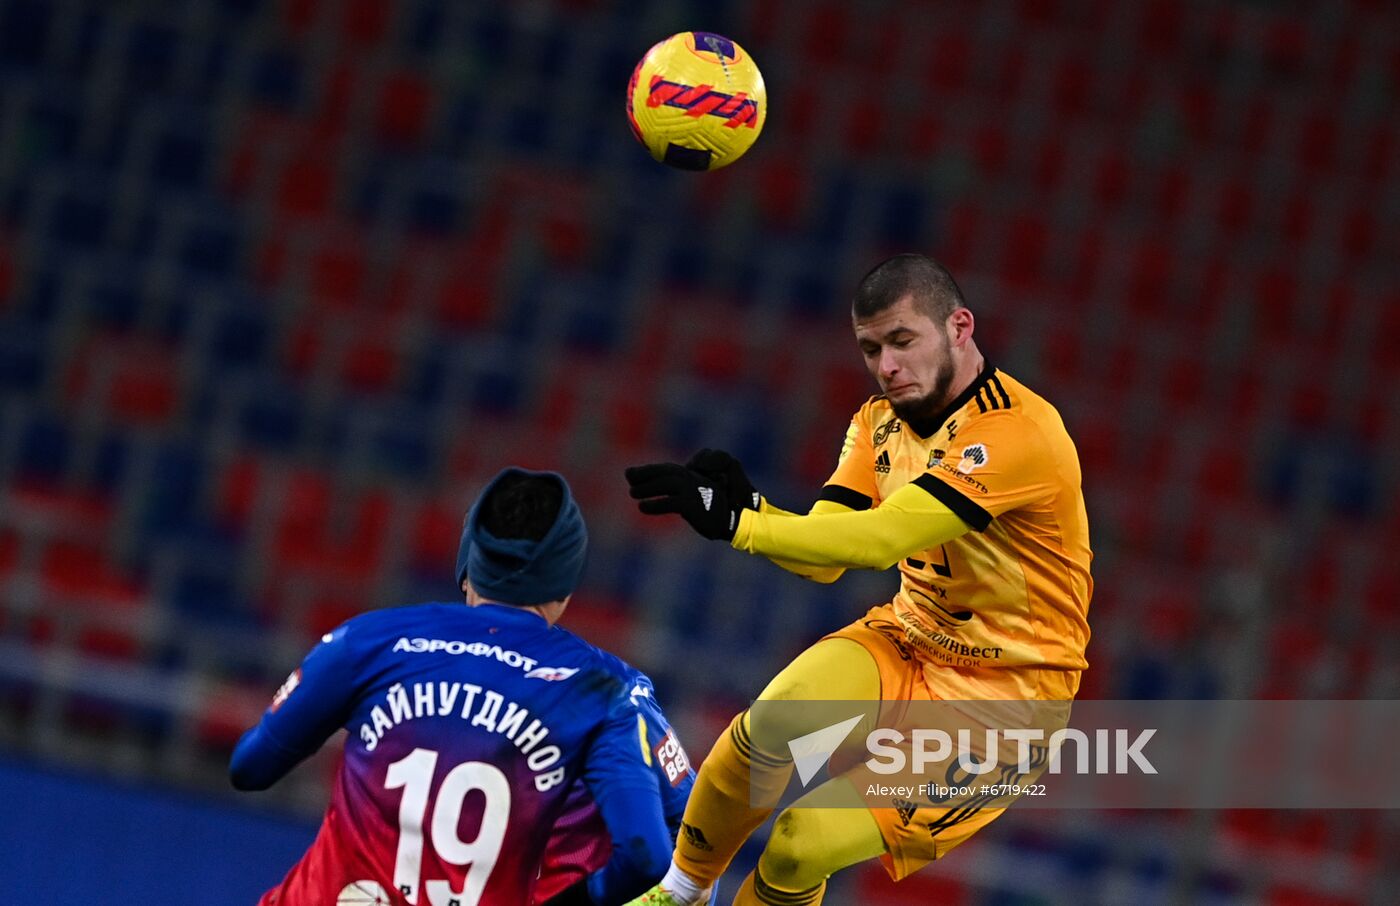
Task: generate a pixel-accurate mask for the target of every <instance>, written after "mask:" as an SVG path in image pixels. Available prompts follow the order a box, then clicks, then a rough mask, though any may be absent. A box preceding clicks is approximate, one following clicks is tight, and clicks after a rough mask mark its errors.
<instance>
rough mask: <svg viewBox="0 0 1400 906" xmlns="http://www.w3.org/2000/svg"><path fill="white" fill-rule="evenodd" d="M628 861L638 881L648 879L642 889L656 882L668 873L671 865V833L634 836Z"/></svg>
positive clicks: (629, 847) (628, 851)
mask: <svg viewBox="0 0 1400 906" xmlns="http://www.w3.org/2000/svg"><path fill="white" fill-rule="evenodd" d="M627 861H628V862H629V863H630V864H631V868H632V874H633V875H634V876H635V877H636V878H637V879H638V881H639V882H640V881H641V880H642V879H645V880H646V883H645V884H644V885H642V888H641V889H642V890H646V889H647V888H648V887H651V886H652V885H653V884H656V883H657V882H658V881H660V880H661V879H662V878H663V877H664V876H665V875H666V869H668V868H670V867H671V838H670V835H669V834H662V835H659V836H658V835H657V834H642V835H638V836H636V837H633V838H632V839H631V840H629V841H628V846H627Z"/></svg>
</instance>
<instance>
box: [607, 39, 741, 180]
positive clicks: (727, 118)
mask: <svg viewBox="0 0 1400 906" xmlns="http://www.w3.org/2000/svg"><path fill="white" fill-rule="evenodd" d="M767 113H768V95H767V92H766V91H765V90H764V87H763V74H762V73H760V72H759V71H758V66H757V65H756V64H755V63H754V61H753V57H751V56H749V55H748V53H746V52H745V51H744V49H743V48H742V47H740V46H739V45H738V44H735V43H734V42H733V41H731V40H729V39H728V38H722V37H720V36H719V35H716V34H711V33H710V32H707V31H683V32H681V33H680V34H677V35H672V36H671V37H669V38H667V39H666V40H664V41H661V42H660V43H658V44H657V45H656V46H654V47H653V48H652V49H651V50H649V51H647V55H646V56H644V57H642V61H641V62H640V63H638V64H637V68H636V69H634V70H632V79H631V81H630V82H628V83H627V119H628V121H629V122H631V124H632V134H633V135H635V136H636V137H637V141H639V142H641V143H642V145H644V146H645V147H646V149H647V150H648V151H650V152H651V156H652V157H654V158H656V159H657V160H659V161H661V162H662V163H663V164H670V165H671V166H673V167H678V168H680V169H682V170H716V169H719V168H720V167H725V166H728V165H729V164H732V163H734V161H736V160H738V159H739V158H740V157H742V156H743V154H744V152H745V151H747V150H749V147H750V146H751V145H753V143H754V140H755V139H757V138H758V133H759V132H761V131H762V130H763V120H764V118H765V117H766V115H767Z"/></svg>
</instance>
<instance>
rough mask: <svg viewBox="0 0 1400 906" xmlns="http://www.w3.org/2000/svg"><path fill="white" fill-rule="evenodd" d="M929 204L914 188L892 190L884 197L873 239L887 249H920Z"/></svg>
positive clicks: (923, 193) (924, 234) (924, 195)
mask: <svg viewBox="0 0 1400 906" xmlns="http://www.w3.org/2000/svg"><path fill="white" fill-rule="evenodd" d="M928 212H929V203H928V198H927V196H926V194H925V192H924V191H923V190H922V189H920V188H917V187H915V186H894V187H892V188H890V189H889V190H887V191H886V192H885V193H884V198H883V204H882V205H881V208H880V219H879V225H878V227H877V232H876V235H877V236H878V237H879V241H880V244H881V245H882V246H884V247H887V248H894V247H920V246H922V245H923V242H924V240H925V239H926V238H927V236H928V233H929V230H928V220H929V213H928Z"/></svg>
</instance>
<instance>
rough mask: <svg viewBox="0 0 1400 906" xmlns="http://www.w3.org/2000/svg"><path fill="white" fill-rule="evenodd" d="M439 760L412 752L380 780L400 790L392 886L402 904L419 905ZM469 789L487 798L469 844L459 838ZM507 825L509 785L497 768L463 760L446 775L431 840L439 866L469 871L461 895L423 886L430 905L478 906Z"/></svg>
mask: <svg viewBox="0 0 1400 906" xmlns="http://www.w3.org/2000/svg"><path fill="white" fill-rule="evenodd" d="M437 761H438V753H437V752H435V751H433V750H432V749H414V750H413V751H412V752H410V753H409V754H408V755H406V756H404V757H403V758H400V759H399V760H398V761H396V762H394V763H393V764H391V765H389V772H388V774H387V775H386V776H385V778H384V787H385V789H390V790H396V789H399V788H400V787H402V788H403V799H402V800H400V802H399V847H398V855H397V856H396V857H395V859H394V886H395V887H397V888H398V889H399V891H400V892H401V893H402V894H403V895H404V899H406V900H408V902H410V903H414V904H416V903H417V902H418V885H419V881H420V880H421V873H422V866H423V818H424V816H425V815H426V814H427V811H428V794H429V793H430V792H431V791H432V785H433V771H434V769H435V768H436V767H437ZM472 790H480V791H481V792H482V793H483V794H484V795H485V797H486V805H485V807H484V809H483V812H482V815H481V830H480V831H478V832H477V836H476V839H475V840H471V841H470V842H468V841H464V840H462V839H461V838H460V837H458V836H457V824H458V822H459V821H460V820H461V817H462V805H463V804H464V803H465V802H466V799H467V794H468V793H470V792H471V791H472ZM509 820H510V784H509V783H508V782H507V781H506V775H505V774H503V773H501V770H500V768H497V767H496V766H495V765H490V764H486V763H485V762H482V761H467V762H463V763H462V764H459V765H457V766H456V767H455V768H453V769H452V770H450V771H448V772H447V776H446V777H444V778H443V779H442V786H441V787H439V788H438V791H437V796H436V798H435V801H434V804H433V821H432V826H431V828H430V834H429V839H430V841H431V843H432V847H433V850H434V851H435V852H436V853H437V855H438V858H440V859H442V861H444V862H447V863H448V864H451V865H469V866H471V867H470V868H468V869H467V877H466V881H465V882H464V883H463V884H462V889H461V891H460V892H458V891H453V889H452V884H451V883H450V882H449V881H445V880H434V881H428V882H427V883H426V884H424V885H423V887H424V888H425V889H426V890H427V892H428V903H429V904H430V906H477V904H478V903H479V902H481V893H482V891H483V890H485V889H486V880H487V879H488V878H489V877H491V870H492V869H493V868H495V867H496V859H497V858H498V857H499V856H500V854H501V843H502V842H503V841H504V840H505V836H506V823H507V822H508V821H509Z"/></svg>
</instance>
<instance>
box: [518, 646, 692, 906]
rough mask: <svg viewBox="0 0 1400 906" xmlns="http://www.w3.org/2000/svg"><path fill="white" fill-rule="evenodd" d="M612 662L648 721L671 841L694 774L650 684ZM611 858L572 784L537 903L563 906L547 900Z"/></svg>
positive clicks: (592, 808)
mask: <svg viewBox="0 0 1400 906" xmlns="http://www.w3.org/2000/svg"><path fill="white" fill-rule="evenodd" d="M600 653H602V654H603V656H604V657H609V658H611V657H612V655H610V654H607V653H606V652H600ZM614 660H616V662H617V666H618V669H619V670H621V671H623V672H624V673H625V674H626V675H628V676H629V677H630V678H631V679H630V684H629V685H630V690H631V691H630V692H629V696H630V697H631V698H632V700H633V701H634V702H636V703H637V705H638V708H639V709H640V711H641V714H642V716H643V718H644V720H645V721H646V727H645V731H644V734H645V735H644V739H645V741H646V746H647V748H648V749H649V750H650V752H651V759H650V764H651V768H652V771H653V772H654V773H655V774H656V780H657V787H658V789H659V790H660V792H661V806H662V811H663V813H664V814H665V817H666V826H667V827H668V828H669V829H670V832H671V836H672V837H673V838H674V837H675V835H676V834H677V833H678V832H679V831H680V826H681V817H682V816H683V815H684V814H685V803H686V800H687V799H689V798H690V789H691V787H692V786H694V785H695V771H694V770H693V769H692V768H691V766H690V759H689V758H688V756H687V755H686V753H685V748H684V747H682V746H681V742H680V739H679V738H677V736H676V731H675V730H673V729H672V728H671V725H670V723H669V722H668V721H667V720H666V715H665V714H663V713H662V711H661V706H660V705H659V704H657V702H656V691H655V689H653V688H652V684H651V679H650V678H649V677H648V676H647V675H646V674H644V673H642V672H641V671H639V670H637V669H636V668H634V667H632V666H631V665H630V664H628V663H626V662H624V661H621V660H618V659H616V658H614ZM611 853H612V841H611V838H610V837H609V835H608V832H607V826H606V825H605V824H604V822H603V816H602V813H601V812H600V811H599V810H598V806H597V803H595V802H594V801H593V797H592V794H591V793H590V792H589V789H588V786H587V785H586V784H584V783H582V782H578V783H575V784H574V786H573V788H572V789H571V790H570V791H569V798H568V802H567V804H566V805H565V806H564V812H563V814H561V815H560V816H559V818H558V820H556V821H555V822H554V830H553V832H552V834H551V836H550V838H549V844H548V845H547V846H546V847H545V854H544V859H543V861H542V862H541V863H540V879H539V882H538V883H537V884H536V885H535V900H534V902H535V904H537V906H543V904H548V906H562V904H564V903H566V902H569V895H568V894H565V895H564V896H560V898H559V899H557V900H551V899H550V898H551V897H555V896H558V895H560V893H561V892H562V891H565V890H567V889H568V888H570V887H572V886H574V885H578V884H581V883H584V882H585V880H586V879H587V877H588V876H589V875H590V874H592V873H593V872H595V871H597V870H598V869H599V868H601V867H602V866H604V865H605V864H606V863H607V861H608V858H609V856H610V855H611ZM577 902H580V903H582V902H584V901H582V900H578V901H577Z"/></svg>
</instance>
